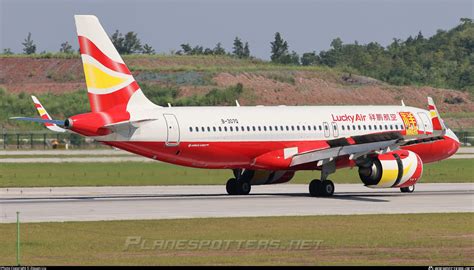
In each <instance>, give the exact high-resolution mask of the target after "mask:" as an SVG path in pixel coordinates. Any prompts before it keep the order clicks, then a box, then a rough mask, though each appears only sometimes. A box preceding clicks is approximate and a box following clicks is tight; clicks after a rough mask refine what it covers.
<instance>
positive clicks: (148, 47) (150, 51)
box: [142, 44, 155, 54]
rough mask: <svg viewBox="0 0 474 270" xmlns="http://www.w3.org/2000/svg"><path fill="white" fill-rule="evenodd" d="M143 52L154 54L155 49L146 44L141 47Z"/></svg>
mask: <svg viewBox="0 0 474 270" xmlns="http://www.w3.org/2000/svg"><path fill="white" fill-rule="evenodd" d="M142 53H143V54H155V49H153V47H151V46H150V45H148V44H145V45H143V49H142Z"/></svg>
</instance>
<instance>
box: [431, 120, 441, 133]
mask: <svg viewBox="0 0 474 270" xmlns="http://www.w3.org/2000/svg"><path fill="white" fill-rule="evenodd" d="M431 122H432V123H433V129H434V130H442V129H443V127H442V126H441V122H440V121H439V118H438V117H435V118H433V119H432V121H431Z"/></svg>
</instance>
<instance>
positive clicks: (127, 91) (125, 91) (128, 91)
mask: <svg viewBox="0 0 474 270" xmlns="http://www.w3.org/2000/svg"><path fill="white" fill-rule="evenodd" d="M139 88H140V86H138V83H137V82H136V81H133V82H131V83H130V84H129V85H127V86H125V87H124V88H121V89H119V90H117V91H114V92H112V93H108V94H93V93H90V92H89V93H88V94H89V100H90V103H91V107H92V108H91V109H92V111H93V112H103V111H107V110H110V109H112V108H113V107H115V106H118V105H122V106H125V107H126V106H127V103H128V100H129V99H130V97H131V96H132V94H133V93H135V91H137V90H138V89H139ZM123 110H124V111H125V108H124V109H123Z"/></svg>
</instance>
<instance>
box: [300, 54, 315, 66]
mask: <svg viewBox="0 0 474 270" xmlns="http://www.w3.org/2000/svg"><path fill="white" fill-rule="evenodd" d="M318 63H319V61H318V55H317V54H316V52H307V53H303V55H302V56H301V65H303V66H313V65H317V64H318Z"/></svg>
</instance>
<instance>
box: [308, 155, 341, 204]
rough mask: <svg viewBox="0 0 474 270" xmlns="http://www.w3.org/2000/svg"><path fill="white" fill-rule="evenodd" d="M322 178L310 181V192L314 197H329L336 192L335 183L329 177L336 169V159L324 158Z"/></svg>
mask: <svg viewBox="0 0 474 270" xmlns="http://www.w3.org/2000/svg"><path fill="white" fill-rule="evenodd" d="M322 164H323V165H322V169H321V180H319V179H314V180H313V181H311V183H309V194H310V195H311V196H313V197H329V196H332V195H333V194H334V183H333V182H332V181H331V180H328V179H327V177H328V176H329V175H330V174H331V173H334V172H335V171H336V162H335V161H334V160H323V162H322Z"/></svg>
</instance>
